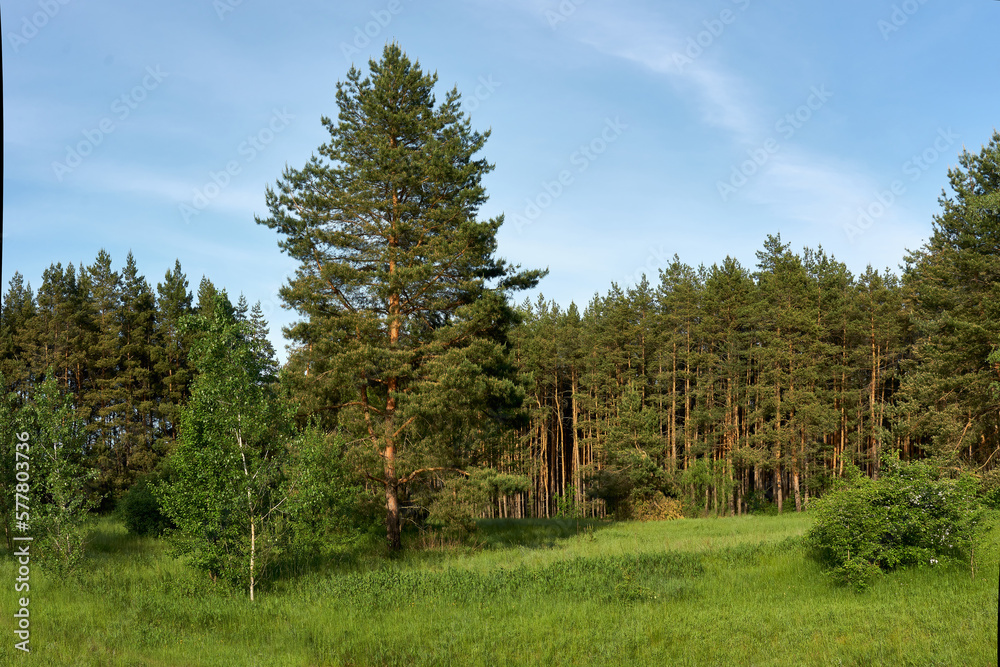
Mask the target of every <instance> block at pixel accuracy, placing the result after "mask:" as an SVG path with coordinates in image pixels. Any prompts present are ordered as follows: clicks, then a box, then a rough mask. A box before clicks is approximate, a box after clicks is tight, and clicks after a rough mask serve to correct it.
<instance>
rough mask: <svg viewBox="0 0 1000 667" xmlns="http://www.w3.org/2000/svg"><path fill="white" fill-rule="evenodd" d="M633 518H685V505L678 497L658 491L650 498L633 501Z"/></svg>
mask: <svg viewBox="0 0 1000 667" xmlns="http://www.w3.org/2000/svg"><path fill="white" fill-rule="evenodd" d="M632 518H633V519H635V520H636V521H667V520H669V519H683V518H684V506H683V504H681V501H679V500H677V499H676V498H667V497H666V496H665V495H663V494H662V493H660V492H659V491H657V492H656V493H655V494H653V495H652V496H650V497H648V498H644V499H639V500H635V501H634V502H633V503H632Z"/></svg>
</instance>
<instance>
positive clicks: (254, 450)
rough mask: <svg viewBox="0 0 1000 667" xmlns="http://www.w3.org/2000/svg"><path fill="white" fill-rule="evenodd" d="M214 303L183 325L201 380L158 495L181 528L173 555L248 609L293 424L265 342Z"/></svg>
mask: <svg viewBox="0 0 1000 667" xmlns="http://www.w3.org/2000/svg"><path fill="white" fill-rule="evenodd" d="M211 299H212V302H213V304H214V308H215V310H214V312H213V314H212V317H211V318H207V317H205V316H203V315H198V316H193V317H190V318H189V319H188V320H187V321H186V326H187V327H189V328H192V329H195V330H197V331H199V332H201V335H199V336H198V337H197V340H196V341H195V343H194V346H193V349H192V364H193V366H194V367H195V368H196V369H197V371H198V377H197V378H196V379H195V381H194V383H193V387H192V392H191V400H190V401H189V402H188V405H187V406H186V407H185V408H184V409H183V410H182V411H181V433H180V439H179V440H178V442H177V444H176V447H175V448H174V450H173V452H172V453H171V455H170V458H169V460H168V466H167V467H168V472H169V475H168V479H169V482H163V483H161V484H160V486H159V487H158V489H157V493H158V495H159V498H160V501H161V503H162V507H163V511H164V513H165V514H166V515H167V516H168V517H169V518H170V519H171V520H172V521H173V522H174V523H175V524H176V525H177V527H178V529H177V531H176V532H175V533H174V540H175V541H174V544H175V547H176V549H177V551H178V552H179V553H181V554H183V555H185V556H187V557H188V558H189V559H190V561H191V563H192V564H193V565H195V567H197V568H199V569H202V570H204V571H206V572H208V573H209V574H210V575H211V576H212V578H213V579H214V578H215V577H220V576H221V577H222V578H223V579H225V580H226V581H229V582H231V583H233V584H234V585H240V586H244V587H248V588H249V591H250V597H251V599H253V596H254V588H255V586H256V583H257V581H259V580H260V579H261V578H262V577H264V576H265V574H266V572H267V564H268V561H269V560H270V558H271V557H273V556H276V555H277V554H278V553H279V552H280V549H281V544H282V539H281V538H282V536H281V528H282V525H283V524H282V523H281V522H279V521H278V518H279V515H280V512H281V511H283V508H282V506H283V505H284V503H285V498H284V497H283V496H282V494H281V486H282V467H281V466H282V461H283V459H284V458H285V456H286V449H285V444H286V442H287V439H288V436H289V430H288V429H289V426H290V417H291V415H290V414H289V409H288V407H287V404H285V403H284V402H283V401H281V400H280V398H279V396H278V394H277V389H276V387H277V383H276V377H275V371H276V364H275V362H274V360H273V359H272V358H271V356H270V345H269V344H268V343H267V341H266V340H265V339H263V337H262V332H260V331H258V330H257V329H256V328H255V327H254V326H252V325H251V323H249V322H246V321H240V320H236V319H235V318H234V315H233V311H232V308H231V305H230V304H229V300H228V298H226V296H225V294H224V293H219V294H214V295H212V296H211Z"/></svg>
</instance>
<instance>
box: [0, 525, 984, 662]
mask: <svg viewBox="0 0 1000 667" xmlns="http://www.w3.org/2000/svg"><path fill="white" fill-rule="evenodd" d="M810 521H811V519H810V517H809V516H808V515H794V514H792V515H784V516H780V517H767V516H749V517H735V518H728V519H685V520H680V521H673V522H657V523H644V524H636V523H620V524H611V523H601V522H594V521H580V522H576V521H572V520H551V521H541V520H533V521H486V522H483V523H482V525H481V529H480V538H479V540H480V543H481V545H480V546H479V547H478V548H457V549H431V550H424V551H410V552H407V553H406V554H405V555H404V556H403V557H402V558H400V559H397V560H392V561H389V560H386V559H383V558H379V557H377V556H375V555H372V554H368V555H365V554H362V555H360V557H357V558H353V559H345V561H344V562H343V563H341V564H339V565H337V566H336V567H333V568H331V569H328V570H327V571H326V572H323V571H313V572H308V573H304V574H302V575H301V576H299V577H296V578H291V579H287V580H284V581H280V582H277V583H275V584H274V585H273V586H271V588H270V589H268V590H265V591H264V592H263V593H262V594H261V595H260V597H259V599H258V600H257V601H256V602H255V603H253V604H251V603H250V602H249V600H248V599H247V598H246V597H245V595H242V594H240V593H237V592H233V591H230V590H228V589H226V588H224V587H223V586H220V585H213V584H212V583H211V582H208V581H207V580H206V579H205V578H204V577H203V576H201V575H200V574H198V573H196V572H193V571H191V570H190V569H189V568H187V567H186V566H184V565H183V564H182V563H179V562H177V561H176V560H174V559H172V558H170V557H169V556H168V555H167V553H166V549H165V547H164V545H163V543H162V542H161V541H159V540H151V539H141V538H135V537H132V536H129V535H128V534H126V533H125V531H124V529H123V528H122V527H121V526H120V525H117V524H115V523H114V522H112V521H110V520H102V521H101V522H100V523H99V524H98V525H97V528H96V529H95V532H94V535H93V541H92V543H91V546H90V553H89V555H88V557H87V561H86V563H85V566H84V568H83V569H82V570H81V572H80V573H79V574H78V575H76V576H75V577H73V578H71V579H70V580H67V581H57V580H56V579H54V578H52V577H50V576H48V575H47V574H46V573H45V572H44V571H43V570H40V569H34V568H33V569H32V573H31V614H32V616H31V618H32V626H31V627H32V640H31V646H32V654H31V655H30V656H27V655H23V654H22V653H21V652H20V651H17V650H15V649H14V648H13V644H14V639H13V636H14V635H13V613H14V611H15V609H14V604H15V600H16V598H17V597H18V596H19V594H15V593H14V592H13V583H12V582H13V580H14V577H15V574H14V573H15V570H16V567H15V563H14V561H13V560H12V559H11V558H10V557H9V556H7V557H4V558H3V559H2V560H0V578H2V580H3V581H5V582H11V584H10V585H9V586H7V585H5V586H4V588H5V589H6V590H7V591H8V592H7V593H6V594H4V595H0V628H2V629H3V636H4V638H5V639H4V641H3V642H2V644H0V664H3V665H8V664H9V665H16V664H29V663H34V664H44V665H53V666H56V665H95V666H96V665H100V666H102V667H103V666H105V665H123V666H124V665H241V666H243V665H261V666H265V665H266V666H272V665H274V666H278V665H296V666H298V665H302V666H306V665H309V666H313V665H315V666H318V665H483V664H488V665H491V666H499V665H531V664H540V665H727V666H728V665H793V664H794V665H991V664H994V663H995V660H996V623H997V616H996V610H997V576H998V571H997V557H998V555H1000V550H998V549H997V548H996V547H995V546H994V547H991V548H988V549H983V550H981V551H982V552H981V553H977V561H978V562H980V563H985V564H986V565H985V566H983V567H981V569H980V571H978V572H977V576H976V578H975V580H972V578H971V577H970V574H969V570H968V567H965V568H964V569H963V568H961V567H957V566H952V567H940V566H936V567H927V568H922V569H913V570H907V571H901V572H896V573H893V574H891V575H888V576H885V577H883V578H882V579H880V580H879V581H878V582H877V583H876V584H875V585H874V587H873V588H872V589H870V590H869V591H867V592H865V593H860V594H859V593H855V592H854V591H853V590H851V589H848V588H843V587H839V586H837V585H835V584H833V583H832V582H830V581H828V580H827V579H826V578H825V577H824V576H823V575H822V573H821V568H820V567H819V566H818V565H817V564H815V563H813V562H812V561H810V560H809V559H807V558H806V557H805V555H804V554H803V552H802V549H801V547H800V544H799V537H800V536H801V535H802V534H803V533H804V532H805V530H806V529H807V528H808V526H809V525H810ZM998 541H1000V530H997V529H994V530H993V532H992V533H991V535H990V537H989V539H988V543H989V544H990V545H995V544H997V542H998Z"/></svg>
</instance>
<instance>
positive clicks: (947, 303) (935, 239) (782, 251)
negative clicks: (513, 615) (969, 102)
mask: <svg viewBox="0 0 1000 667" xmlns="http://www.w3.org/2000/svg"><path fill="white" fill-rule="evenodd" d="M949 180H950V185H951V190H952V194H951V195H950V196H949V195H946V194H943V195H942V198H941V206H942V212H941V213H940V214H939V215H938V216H936V218H935V220H934V229H933V233H932V235H931V237H930V240H929V241H928V242H927V243H926V245H925V246H924V247H922V248H921V249H919V250H917V251H915V252H912V253H910V254H909V255H908V256H907V257H906V259H905V267H904V269H903V272H902V275H897V274H895V273H893V272H891V271H889V270H888V269H886V270H885V271H882V272H879V271H876V270H874V269H873V268H872V267H870V266H869V267H868V268H867V269H866V270H865V271H864V273H862V274H860V275H854V274H852V273H851V272H850V271H849V270H848V269H847V267H846V266H845V265H844V264H843V263H842V262H839V261H837V260H836V259H835V258H834V257H832V256H829V255H828V254H827V253H826V252H824V251H823V250H822V249H821V248H820V249H817V250H812V249H809V248H806V249H804V250H803V252H802V253H795V252H793V251H792V250H791V248H790V247H789V246H788V244H785V243H782V241H781V239H780V237H768V238H767V240H766V241H765V243H764V247H763V248H762V249H761V250H759V251H758V252H757V265H756V267H755V268H754V269H753V270H751V269H748V268H746V267H743V266H741V265H740V264H739V262H737V261H736V260H734V259H732V258H726V260H725V261H723V262H722V263H721V264H715V265H712V266H711V267H708V268H706V267H704V266H701V267H698V268H693V267H691V266H688V265H686V264H684V263H682V262H681V261H680V259H679V258H677V257H675V258H674V261H673V262H672V263H671V264H670V266H668V267H667V268H665V269H662V270H661V271H660V274H659V276H658V278H659V280H658V282H657V283H656V284H651V283H650V282H648V281H646V280H643V281H641V282H640V283H639V284H637V285H635V286H632V287H627V288H624V289H623V288H622V287H619V286H618V285H612V287H611V289H610V290H609V291H608V292H607V293H606V294H605V295H603V296H601V295H596V296H595V297H594V298H593V300H592V301H591V302H590V303H589V304H588V306H587V308H586V309H585V310H584V311H583V313H582V314H581V313H580V312H579V311H578V309H577V308H576V306H575V305H573V304H571V305H570V306H569V308H567V309H565V310H563V309H561V308H560V307H559V305H557V304H555V303H552V302H547V301H546V300H545V299H544V298H542V297H539V299H538V300H537V302H535V303H529V302H525V303H524V304H523V305H522V306H521V309H520V310H521V313H522V315H523V317H524V325H523V326H522V327H520V329H519V330H518V332H517V341H518V343H517V347H516V352H515V354H516V358H517V360H518V365H519V367H520V368H521V369H522V370H523V371H524V372H525V373H526V374H527V375H528V377H530V383H529V387H530V389H529V392H528V393H529V399H528V404H529V406H530V408H531V410H532V422H531V426H530V427H529V428H528V429H527V431H525V432H524V433H523V434H522V442H523V451H522V456H521V457H520V458H519V459H517V460H518V461H519V462H521V463H522V464H525V465H524V467H523V468H522V469H523V470H526V471H527V472H529V473H530V475H531V478H532V490H531V492H529V493H527V494H523V497H519V498H516V499H505V500H504V501H502V502H499V503H498V504H497V507H496V508H495V510H494V511H496V512H497V513H499V514H503V515H514V516H552V515H553V514H556V513H558V512H560V511H561V508H562V507H565V505H566V502H565V501H566V498H567V493H570V494H571V495H572V498H571V500H572V501H573V502H574V503H576V504H577V505H578V506H579V508H580V509H581V510H582V511H585V512H595V511H596V512H600V511H603V510H604V509H611V510H613V511H618V512H619V513H621V514H625V515H627V514H628V512H629V511H630V508H631V507H632V506H633V505H634V504H635V503H636V502H642V501H644V500H648V499H649V498H650V496H652V495H654V494H665V495H667V496H674V497H677V498H679V499H682V500H684V502H685V503H686V504H687V505H688V507H689V509H700V510H701V511H705V512H712V513H718V514H734V513H737V514H738V513H742V512H746V511H752V510H754V509H758V508H760V507H761V504H762V503H763V502H765V501H766V502H773V503H774V504H776V505H777V508H778V510H779V511H781V510H782V509H783V508H784V507H785V506H786V504H787V503H790V502H794V507H795V509H797V510H800V509H802V507H803V506H804V504H805V503H807V502H808V500H809V498H810V497H814V496H816V495H817V494H821V493H822V492H823V491H824V490H825V489H827V488H828V487H829V486H830V484H831V481H832V480H833V479H834V478H837V477H840V476H842V475H843V474H844V466H845V464H855V465H857V466H859V467H861V468H862V469H863V470H865V471H866V472H867V473H868V474H869V475H871V476H873V477H878V475H879V465H880V460H881V454H882V453H883V452H884V451H887V450H888V451H893V452H898V453H899V454H900V455H901V456H902V457H903V458H904V459H905V460H909V459H916V458H924V457H929V456H937V457H946V458H950V459H960V460H963V461H964V462H965V463H966V464H968V465H970V466H973V467H975V468H977V469H980V470H981V469H984V468H986V467H991V466H994V465H996V463H997V461H996V459H995V453H996V452H997V450H998V448H1000V400H998V398H997V396H996V394H995V393H991V392H990V389H989V387H990V384H991V383H995V381H996V379H997V378H998V377H1000V366H998V365H997V364H996V352H993V357H992V359H993V361H992V363H991V362H990V361H988V358H990V355H991V351H994V350H996V349H997V346H998V343H1000V205H998V203H997V197H998V195H997V193H998V189H1000V134H996V133H995V134H994V135H993V137H992V140H991V142H990V143H989V145H988V146H985V147H984V148H983V150H982V151H981V152H980V153H979V154H974V153H969V152H965V153H963V154H962V155H961V156H960V158H959V167H958V168H956V169H954V170H952V171H950V172H949ZM587 498H591V499H600V500H603V501H604V502H603V503H602V504H601V505H600V506H598V507H588V506H587V505H586V504H585V500H586V499H587ZM512 507H513V508H514V509H511V508H512Z"/></svg>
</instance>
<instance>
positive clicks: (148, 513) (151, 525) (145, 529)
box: [117, 477, 174, 537]
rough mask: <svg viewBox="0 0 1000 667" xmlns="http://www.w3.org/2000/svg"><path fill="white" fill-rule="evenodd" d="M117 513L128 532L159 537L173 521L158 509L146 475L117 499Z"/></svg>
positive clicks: (171, 526)
mask: <svg viewBox="0 0 1000 667" xmlns="http://www.w3.org/2000/svg"><path fill="white" fill-rule="evenodd" d="M117 509H118V515H119V517H121V520H122V523H124V524H125V527H126V528H128V531H129V532H130V533H133V534H135V535H143V536H146V535H149V536H153V537H159V536H160V535H163V533H164V531H166V530H167V529H168V528H173V527H174V522H173V521H171V520H170V519H168V518H167V517H166V516H165V515H164V514H163V512H162V511H161V509H160V501H159V500H158V499H157V498H156V495H155V494H154V493H153V485H152V484H150V482H149V478H148V477H140V478H139V479H138V480H136V483H135V484H133V485H132V488H130V489H129V490H128V491H127V492H126V493H125V495H123V496H122V497H121V500H119V501H118V508H117Z"/></svg>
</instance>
